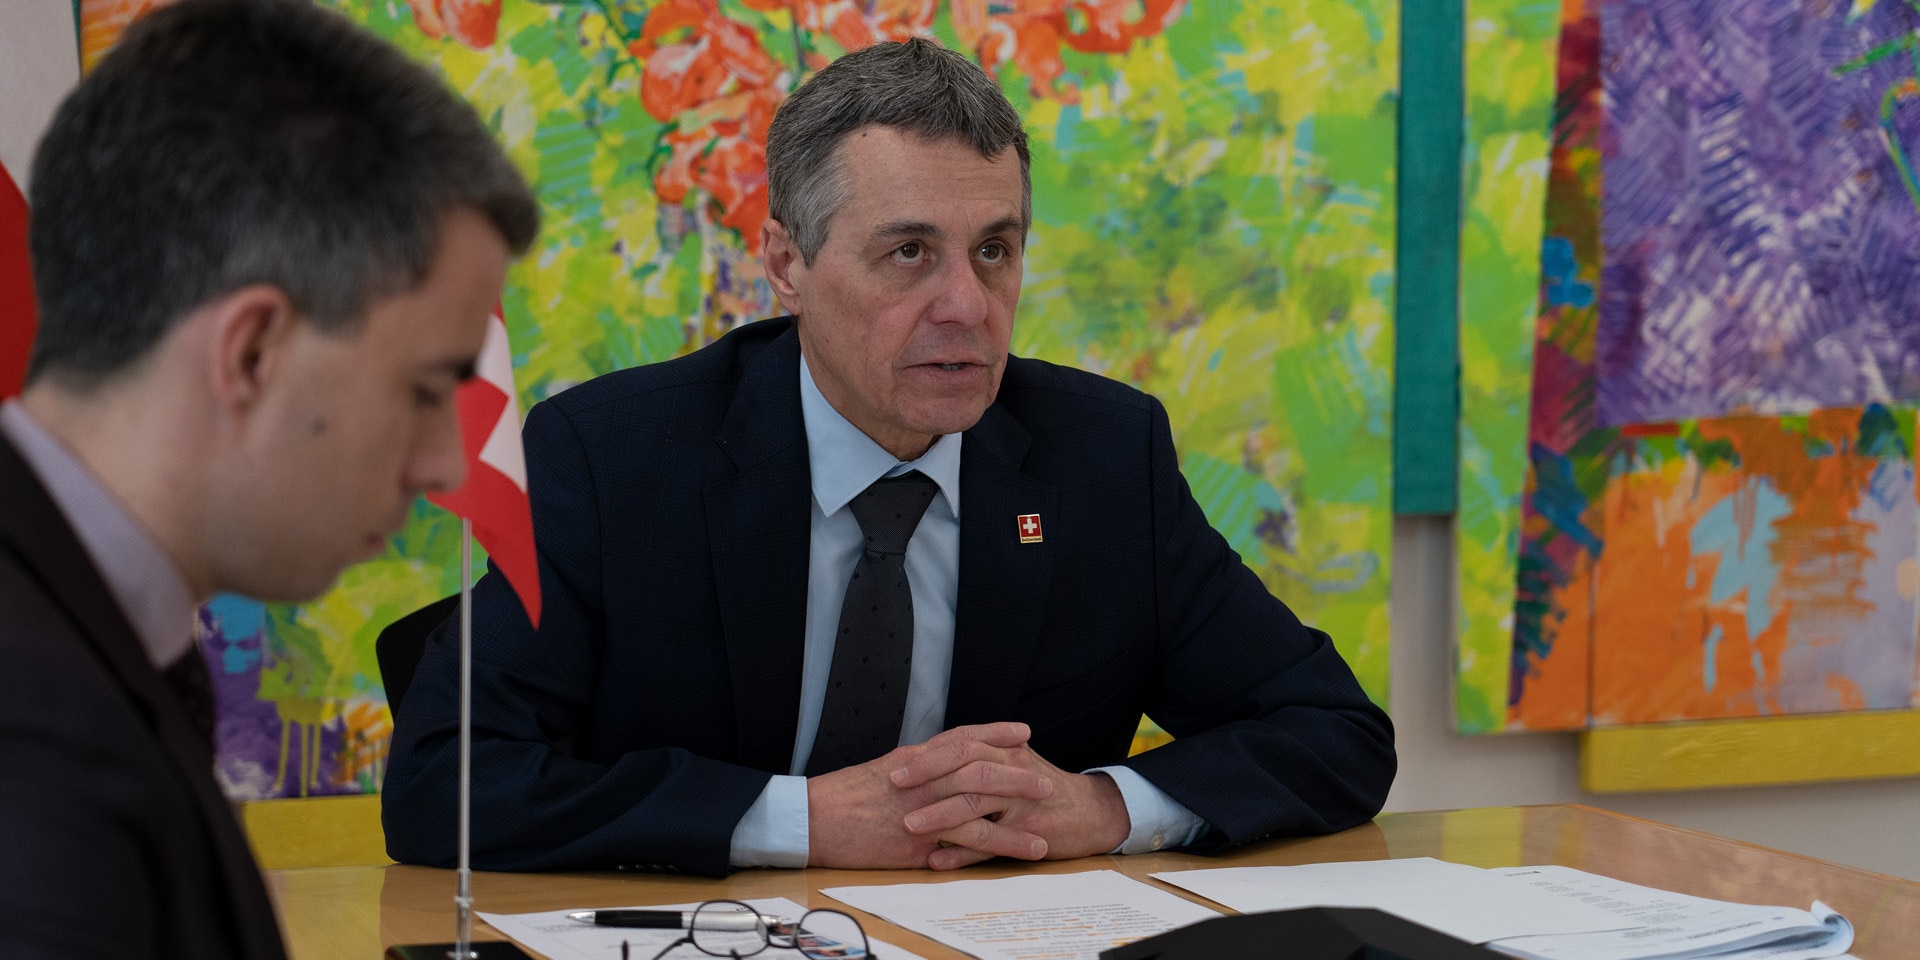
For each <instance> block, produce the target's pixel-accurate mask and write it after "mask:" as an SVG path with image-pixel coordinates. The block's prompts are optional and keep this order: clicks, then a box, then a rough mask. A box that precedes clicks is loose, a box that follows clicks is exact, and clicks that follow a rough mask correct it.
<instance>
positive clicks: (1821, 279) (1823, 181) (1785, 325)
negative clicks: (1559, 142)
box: [1596, 0, 1920, 426]
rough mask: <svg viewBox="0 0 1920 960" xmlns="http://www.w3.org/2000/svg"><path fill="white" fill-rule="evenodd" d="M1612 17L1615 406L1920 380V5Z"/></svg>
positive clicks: (1646, 9) (1724, 401)
mask: <svg viewBox="0 0 1920 960" xmlns="http://www.w3.org/2000/svg"><path fill="white" fill-rule="evenodd" d="M1600 19H1601V36H1602V37H1604V38H1605V39H1604V42H1603V46H1604V48H1605V70H1604V81H1603V86H1604V89H1605V94H1606V100H1607V130H1608V135H1607V137H1606V139H1605V141H1604V142H1603V145H1602V150H1603V153H1604V163H1605V166H1606V176H1605V180H1604V187H1603V189H1604V197H1603V199H1602V234H1603V237H1604V243H1605V247H1606V251H1607V254H1606V263H1605V266H1604V270H1605V274H1604V277H1603V280H1604V283H1603V284H1602V288H1601V297H1600V318H1599V319H1600V323H1599V331H1598V339H1597V343H1596V362H1597V364H1598V367H1599V398H1598V412H1597V416H1598V419H1599V422H1600V423H1602V424H1606V425H1609V426H1616V425H1620V424H1628V423H1662V422H1668V421H1674V420H1684V419H1689V418H1697V417H1714V416H1724V415H1727V414H1735V413H1806V412H1810V411H1813V410H1818V409H1822V408H1826V407H1840V406H1850V405H1861V404H1867V403H1874V402H1887V401H1890V400H1897V399H1904V400H1911V399H1916V398H1920V181H1916V180H1915V177H1914V171H1913V167H1912V163H1911V161H1910V156H1911V155H1912V153H1913V151H1914V150H1915V149H1916V148H1920V82H1917V81H1916V77H1917V76H1920V34H1917V33H1916V31H1920V4H1915V3H1913V2H1911V0H1879V2H1874V0H1851V2H1832V0H1825V2H1811V0H1607V2H1602V3H1601V4H1600Z"/></svg>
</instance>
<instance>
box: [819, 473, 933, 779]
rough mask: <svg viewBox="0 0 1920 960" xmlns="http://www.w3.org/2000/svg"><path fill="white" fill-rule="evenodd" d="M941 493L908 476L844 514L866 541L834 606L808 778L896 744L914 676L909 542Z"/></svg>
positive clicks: (866, 495) (879, 483)
mask: <svg viewBox="0 0 1920 960" xmlns="http://www.w3.org/2000/svg"><path fill="white" fill-rule="evenodd" d="M939 492H940V488H939V486H938V485H936V484H935V483H934V482H933V481H932V480H930V479H928V478H927V476H926V474H923V473H920V472H919V471H914V472H913V473H909V474H905V475H903V476H899V477H892V478H889V479H885V480H876V481H874V483H873V485H872V486H870V487H868V488H867V489H866V490H864V491H862V492H861V494H860V495H859V496H857V497H854V498H853V500H852V502H850V503H849V504H847V506H848V507H849V508H850V509H852V510H853V517H854V519H855V520H858V521H859V522H860V532H861V533H862V534H865V535H866V538H867V540H866V549H865V550H863V551H861V554H860V560H859V562H857V563H855V564H854V565H853V576H852V577H851V578H849V579H848V580H847V596H846V600H845V602H843V603H842V604H841V605H840V631H839V632H838V633H836V634H834V638H833V669H832V671H831V672H830V673H829V674H828V677H827V699H826V702H825V704H823V705H822V706H821V708H820V732H819V733H818V734H816V735H815V736H814V738H813V753H812V754H811V755H809V756H808V758H807V776H809V777H812V776H818V775H820V774H822V773H828V772H831V771H834V770H838V769H840V768H842V767H849V766H853V765H854V764H857V763H865V762H867V761H868V760H872V759H873V758H875V757H878V756H880V755H882V754H884V753H886V752H887V751H889V750H892V749H893V748H894V746H895V745H897V744H898V743H899V742H900V723H901V720H902V719H903V718H905V716H906V712H907V682H908V679H909V677H910V676H911V674H912V670H913V593H912V591H911V590H909V589H908V587H907V541H909V540H911V539H913V531H914V529H915V528H917V527H918V526H920V517H921V515H922V514H924V513H926V512H927V505H928V504H930V503H932V502H933V497H934V494H936V493H939Z"/></svg>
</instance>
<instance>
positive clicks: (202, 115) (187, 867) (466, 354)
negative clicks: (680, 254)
mask: <svg viewBox="0 0 1920 960" xmlns="http://www.w3.org/2000/svg"><path fill="white" fill-rule="evenodd" d="M31 199H32V206H33V221H32V255H33V265H34V284H35V288H36V291H37V294H38V298H39V306H40V317H41V320H40V329H39V332H38V338H37V339H36V341H35V343H34V348H33V355H32V361H31V366H30V368H29V372H28V379H27V386H26V389H25V391H24V392H23V393H22V395H21V396H20V397H19V399H18V400H15V401H9V402H7V403H6V404H5V405H4V406H0V955H4V956H6V957H9V958H42V957H111V958H130V957H181V958H189V957H190V958H196V960H199V958H225V957H250V958H276V957H280V956H282V955H283V951H282V946H281V941H280V936H279V932H278V930H277V927H276V925H275V922H274V917H273V912H272V910H271V908H270V906H269V904H268V901H267V897H266V893H265V890H264V888H263V887H262V884H261V881H260V877H259V873H258V871H257V870H256V869H255V866H254V863H253V859H252V857H251V856H250V854H249V853H248V850H247V845H246V841H245V839H244V838H243V837H242V835H241V832H240V830H239V827H238V825H237V823H236V822H235V820H234V817H233V814H232V811H231V809H230V808H229V807H228V805H227V803H226V800H225V799H224V798H223V797H222V795H221V793H220V788H219V787H218V785H217V784H216V783H215V782H214V778H213V773H212V760H213V755H212V750H211V747H212V742H211V732H212V726H211V721H212V707H213V705H212V703H211V699H210V697H209V695H208V693H209V690H210V687H209V685H208V683H207V676H206V668H205V666H204V664H202V663H201V662H200V659H199V654H198V652H197V651H196V650H195V649H194V646H193V634H192V629H193V617H194V608H195V607H196V605H198V604H199V603H200V602H202V601H204V600H206V599H207V598H209V597H211V596H212V595H213V594H215V593H216V592H222V591H232V592H236V593H242V594H247V595H250V596H254V597H258V598H261V599H264V600H275V601H292V600H302V599H307V598H311V597H313V596H315V595H317V594H319V593H321V592H323V591H324V590H326V589H327V587H328V586H329V585H330V584H331V583H332V582H333V580H334V578H335V577H336V576H337V575H338V574H339V572H340V570H341V569H342V568H343V567H345V566H347V565H348V564H351V563H354V562H356V561H358V560H363V559H367V558H369V557H372V556H373V555H375V554H377V553H379V552H380V551H381V550H382V549H383V546H384V544H385V539H386V537H387V536H388V535H390V534H392V533H393V532H395V531H396V530H397V529H398V528H399V526H400V524H401V522H402V521H403V520H404V519H405V517H406V514H407V510H408V507H409V505H410V504H411V502H412V500H413V498H414V496H415V495H416V494H417V493H419V492H421V491H424V490H432V489H442V488H448V487H453V486H457V485H458V484H459V483H460V482H461V480H462V476H463V473H464V461H463V459H462V454H461V449H460V435H459V430H458V425H457V422H456V419H455V412H454V402H453V392H454V388H455V387H456V385H457V384H458V383H459V382H460V381H461V380H462V379H463V378H465V377H467V376H469V375H471V371H472V369H473V366H474V362H475V358H476V356H477V354H478V353H479V351H480V347H481V343H482V340H483V337H484V333H485V329H486V322H487V317H488V314H489V313H490V311H491V310H492V307H493V304H494V303H495V301H496V300H497V298H498V297H499V294H500V287H501V283H502V280H503V278H504V275H505V271H506V268H507V263H508V261H509V259H510V257H511V256H513V255H515V254H517V253H518V252H522V251H524V250H525V249H526V248H527V246H528V245H529V244H530V243H531V242H532V240H533V238H534V235H535V233H536V232H537V230H538V221H539V214H538V208H537V207H536V206H535V204H534V201H533V198H532V197H531V195H530V193H529V192H528V190H527V188H526V185H525V184H524V182H523V181H522V180H521V178H520V176H519V174H518V173H517V172H516V171H515V170H514V168H513V166H512V165H511V164H510V163H509V162H508V161H507V160H506V158H505V156H504V155H503V154H502V153H501V151H500V149H499V148H498V147H497V146H496V145H495V144H494V143H493V141H492V138H491V136H490V135H489V133H488V131H487V130H486V128H485V127H484V126H483V125H482V124H481V123H480V121H479V119H478V118H477V117H475V116H474V114H473V112H472V110H471V109H470V108H468V107H467V106H466V105H465V104H464V103H462V102H461V101H460V100H459V99H458V98H456V97H455V96H453V95H452V94H451V93H450V92H448V91H447V90H446V89H445V88H444V87H443V86H442V85H441V84H440V83H439V82H438V81H437V80H436V79H435V78H434V77H433V76H432V75H431V74H429V73H427V72H426V71H425V70H423V69H421V68H420V67H418V66H416V65H414V64H412V63H411V62H409V61H407V60H406V59H405V58H404V57H403V56H402V55H401V54H399V53H398V52H397V51H395V50H393V49H391V48H389V47H387V46H386V45H384V44H383V43H381V42H380V41H378V40H377V39H375V38H374V37H372V36H371V35H369V34H366V33H364V32H362V31H360V30H358V29H356V28H354V27H352V26H351V25H349V24H348V23H347V22H346V21H345V20H343V19H342V18H340V17H338V16H336V15H334V14H332V13H329V12H326V11H323V10H321V9H319V8H317V7H314V6H312V5H310V4H308V3H306V2H301V0H187V2H184V3H181V4H179V5H176V6H172V7H168V8H165V9H162V10H159V11H157V12H155V13H153V14H151V15H149V16H148V17H146V18H145V19H144V20H142V21H141V22H139V23H137V24H136V25H135V26H134V27H133V28H132V29H130V30H129V31H128V33H127V35H126V37H125V38H124V39H123V40H122V42H121V44H120V46H119V47H118V49H116V50H115V51H114V52H113V53H112V54H111V55H109V56H108V57H107V58H106V59H105V60H104V61H102V62H101V64H100V66H99V68H98V69H97V70H95V71H94V73H93V74H92V75H91V76H89V77H88V78H87V80H86V81H85V82H84V83H82V84H81V85H80V87H79V89H78V90H76V91H75V92H74V93H73V94H72V95H71V96H70V97H69V98H68V100H67V101H66V103H65V104H64V105H63V106H62V107H61V108H60V111H59V113H58V114H57V115H56V117H55V119H54V121H53V124H52V126H51V127H50V129H49V131H48V133H47V136H46V139H45V140H44V141H43V142H42V144H41V146H40V150H39V153H38V154H37V156H36V159H35V163H34V176H33V184H32V198H31Z"/></svg>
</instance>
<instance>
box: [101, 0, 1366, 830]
mask: <svg viewBox="0 0 1920 960" xmlns="http://www.w3.org/2000/svg"><path fill="white" fill-rule="evenodd" d="M155 2H156V0H86V6H85V9H84V11H83V13H84V17H83V21H84V27H83V32H84V35H85V43H86V50H87V55H88V56H90V57H97V56H98V55H99V52H100V51H102V50H104V49H105V47H106V45H107V44H109V43H110V42H111V36H112V33H113V31H115V30H117V29H118V28H120V27H121V26H124V23H125V22H127V21H128V20H130V19H132V18H133V16H135V15H137V14H138V13H139V12H140V11H141V10H143V9H145V8H147V7H149V6H151V5H154V3H155ZM326 2H328V3H329V5H331V6H335V7H337V8H338V9H340V10H341V11H343V12H344V13H346V14H347V15H349V16H351V17H353V18H354V19H355V20H357V21H359V22H361V23H363V24H365V25H366V26H368V27H369V28H371V29H372V30H374V31H375V32H377V33H379V34H380V35H382V36H384V37H387V38H388V39H390V40H392V41H393V42H395V43H396V44H398V45H399V46H401V47H402V48H403V49H405V50H406V51H408V52H409V53H410V54H412V55H414V56H416V57H418V58H419V59H420V60H422V61H423V62H425V63H427V64H429V65H431V66H432V67H433V68H434V69H436V70H437V71H438V72H439V73H440V74H441V75H442V76H443V77H445V79H446V80H447V82H448V83H449V84H451V85H452V86H453V87H454V88H455V89H456V90H458V91H459V92H460V93H462V94H463V95H464V96H466V97H467V98H468V99H469V100H470V101H471V102H472V103H473V104H474V105H475V107H476V108H478V110H479V111H480V113H481V115H482V116H483V117H484V118H486V120H487V121H488V122H489V123H490V124H491V125H492V126H493V127H494V129H496V130H497V131H498V132H499V135H500V137H501V140H502V142H503V143H504V144H505V145H506V147H507V149H508V151H509V153H510V154H511V155H512V157H513V158H514V159H515V161H516V162H518V163H519V164H520V165H521V168H522V169H523V170H525V171H526V172H527V174H528V176H529V179H530V180H531V181H532V182H533V183H534V184H535V186H536V189H537V190H538V192H539V195H540V200H541V203H542V207H543V209H544V213H545V217H546V220H545V229H544V231H543V234H542V237H541V239H540V241H539V242H538V244H537V245H536V248H535V250H534V251H533V252H532V253H531V254H530V255H529V256H528V257H527V258H526V259H525V260H524V261H523V262H521V263H520V264H519V265H517V266H516V267H515V269H514V271H513V273H512V275H511V277H510V279H509V287H508V290H507V293H506V296H505V310H506V317H507V322H508V325H509V327H510V330H511V333H512V339H513V343H514V344H515V345H516V347H517V348H518V349H519V351H520V352H519V354H518V355H516V356H515V358H514V362H515V367H516V375H517V377H518V380H519V386H520V389H521V391H522V396H521V404H522V406H523V407H525V406H529V405H531V404H532V403H534V402H537V401H538V400H540V399H542V398H544V397H547V396H550V395H552V394H554V393H556V392H558V391H560V390H563V389H565V388H567V387H568V386H571V385H573V384H576V383H579V382H581V381H583V380H586V379H588V378H590V377H593V376H596V375H599V374H602V373H606V372H608V371H611V370H615V369H619V368H622V367H627V366H632V365H634V364H639V363H649V362H653V361H657V360H663V359H667V358H670V357H673V356H676V355H678V354H681V353H684V352H687V351H689V350H693V349H696V348H698V347H699V346H700V345H702V344H705V343H708V342H710V341H712V340H713V339H714V338H716V337H718V336H720V335H721V334H723V333H725V332H726V331H727V330H728V329H731V328H732V327H733V326H735V325H737V324H740V323H743V322H746V321H750V320H754V319H758V318H761V317H765V316H771V315H774V314H776V313H778V312H779V311H778V307H777V304H776V303H775V302H774V299H773V297H772V296H771V293H770V291H769V289H768V287H767V285H766V283H765V281H764V280H763V279H762V277H761V273H760V266H759V262H758V260H757V253H758V251H757V250H756V249H755V246H756V244H757V241H758V237H757V232H758V225H759V223H760V219H761V218H762V217H764V215H765V212H766V194H765V157H764V153H763V143H764V137H765V133H766V126H767V123H768V122H769V121H770V119H771V117H772V114H773V110H774V109H775V108H776V107H777V106H778V104H779V103H780V101H781V99H782V98H783V97H784V96H785V95H786V93H787V92H788V91H790V90H791V89H793V87H794V86H796V85H797V84H798V83H799V82H800V81H801V80H803V79H804V78H805V77H806V76H808V75H809V74H810V73H811V72H813V71H815V70H817V69H819V68H820V67H821V66H823V65H824V64H826V63H829V62H831V60H832V59H833V58H834V57H836V56H838V55H840V54H841V53H843V52H846V51H848V50H852V49H857V48H859V47H862V46H865V45H867V44H869V43H872V42H874V41H876V40H881V39H899V38H905V37H908V36H914V35H928V36H934V37H936V38H938V39H940V40H941V41H942V42H944V43H945V44H947V45H948V46H950V47H954V48H957V49H962V50H965V51H968V52H969V53H970V54H972V55H973V56H975V57H976V58H977V59H978V60H979V61H980V62H981V63H982V64H983V65H985V66H986V67H987V68H988V69H989V70H990V71H992V72H993V73H994V74H995V75H996V76H997V77H998V78H999V79H1000V81H1001V83H1002V86H1003V88H1004V89H1005V90H1006V91H1007V94H1008V96H1009V97H1010V98H1012V100H1013V102H1014V104H1015V106H1016V107H1017V108H1018V109H1019V110H1020V111H1021V113H1022V115H1023V116H1024V117H1025V118H1026V123H1027V129H1028V131H1029V134H1030V136H1031V137H1032V139H1033V185H1034V216H1035V220H1036V222H1035V225H1034V229H1033V235H1032V239H1031V247H1030V250H1029V254H1028V261H1027V275H1026V285H1025V290H1024V296H1023V300H1022V304H1021V313H1020V317H1019V320H1018V323H1017V325H1016V327H1015V333H1014V350H1015V351H1016V352H1018V353H1021V354H1024V355H1028V356H1037V357H1042V358H1045V359H1049V360H1055V361H1059V362H1064V363H1071V364H1074V365H1077V366H1081V367H1084V368H1086V369H1090V370H1094V371H1097V372H1100V373H1103V374H1106V375H1108V376H1112V377H1115V378H1118V379H1121V380H1124V381H1127V382H1130V383H1133V384H1136V385H1138V386H1140V387H1142V388H1143V389H1146V390H1149V391H1151V392H1153V393H1155V394H1157V395H1158V396H1159V397H1160V398H1161V399H1162V400H1163V401H1165V403H1166V405H1167V408H1168V412H1169V414H1170V416H1171V418H1172V421H1173V425H1174V431H1175V435H1176V439H1177V441H1178V444H1179V447H1180V450H1181V454H1182V467H1183V469H1184V470H1185V472H1186V476H1187V478H1188V481H1189V483H1190V484H1191V485H1192V487H1193V490H1194V493H1195V495H1196V497H1197V498H1198V499H1199V500H1200V502H1201V505H1202V506H1203V507H1204V508H1205V509H1206V511H1207V513H1208V516H1209V517H1210V518H1211V519H1212V520H1213V522H1214V523H1215V525H1216V526H1217V527H1219V529H1220V530H1221V531H1222V532H1223V533H1224V534H1225V535H1226V537H1227V539H1228V540H1229V542H1230V543H1231V544H1232V545H1233V547H1234V548H1235V549H1236V550H1238V551H1239V552H1240V553H1241V554H1242V556H1243V557H1245V558H1246V560H1247V562H1248V563H1249V564H1250V565H1251V566H1252V567H1253V568H1254V569H1255V570H1256V571H1258V572H1259V574H1260V576H1261V578H1262V579H1263V580H1264V581H1265V583H1266V584H1267V586H1268V587H1269V588H1270V589H1271V590H1272V591H1273V592H1274V593H1275V594H1276V595H1278V596H1280V597H1281V598H1282V599H1284V600H1286V601H1287V602H1288V603H1289V604H1290V605H1292V606H1293V608H1294V609H1295V610H1296V611H1298V612H1299V613H1300V614H1301V615H1302V617H1303V618H1304V619H1306V620H1307V621H1308V622H1310V623H1313V624H1314V625H1316V626H1319V627H1321V628H1323V629H1325V630H1327V631H1328V632H1329V633H1331V634H1332V635H1333V637H1334V639H1335V642H1336V643H1337V644H1338V645H1339V647H1340V649H1341V651H1342V652H1343V653H1344V654H1345V655H1346V656H1347V658H1348V660H1349V661H1350V662H1351V663H1352V664H1353V665H1354V667H1355V670H1356V672H1357V673H1358V674H1359V675H1360V678H1361V680H1362V682H1363V684H1364V685H1365V686H1366V688H1367V689H1368V691H1369V692H1370V693H1371V694H1372V695H1373V696H1374V697H1375V698H1376V699H1379V700H1381V701H1382V702H1384V701H1385V697H1386V690H1387V593H1388V590H1387V583H1388V572H1389V566H1390V548H1391V525H1392V516H1391V498H1390V488H1389V484H1390V479H1391V443H1390V434H1389V429H1390V423H1389V420H1390V412H1391V409H1392V407H1391V401H1392V397H1391V393H1392V386H1391V385H1392V375H1391V371H1392V343H1393V331H1392V326H1391V320H1390V318H1391V315H1392V297H1393V270H1392V267H1393V262H1394V256H1393V240H1392V238H1393V236H1394V209H1393V203H1392V198H1393V195H1394V173H1395V155H1394V146H1395V126H1394V124H1395V109H1396V99H1397V98H1396V95H1395V88H1394V84H1395V78H1396V77H1397V73H1398V57H1399V54H1398V51H1399V46H1398V41H1399V24H1398V10H1399V5H1398V3H1397V2H1395V0H1208V2H1205V3H1183V2H1179V0H1085V2H1081V0H1074V2H1069V0H1014V2H1004V3H1003V2H991V3H990V2H987V0H950V2H949V0H938V2H936V0H866V2H854V0H659V2H644V0H551V2H539V0H409V2H405V3H403V2H400V0H326ZM458 530H459V526H458V524H457V522H456V521H454V520H453V519H452V518H450V517H449V516H448V515H446V514H444V513H442V512H440V511H438V510H437V509H435V508H433V507H430V506H428V505H426V504H425V503H424V502H422V503H420V504H418V505H417V506H416V507H415V510H414V514H413V517H412V521H411V523H410V524H409V525H408V527H407V529H406V530H405V532H404V533H402V535H401V536H400V537H398V538H396V539H395V541H394V542H393V544H392V547H391V549H389V550H388V552H387V554H386V555H385V556H384V557H382V558H380V559H378V560H375V561H372V562H370V563H368V564H363V565H361V566H359V567H355V568H353V569H352V570H349V571H348V572H347V574H346V575H345V577H344V578H343V579H342V581H341V583H340V584H339V586H338V587H337V588H336V589H335V590H334V591H333V592H332V593H330V594H328V595H327V596H326V597H324V598H322V599H321V600H319V601H316V602H314V603H311V604H306V605H302V606H297V607H262V606H260V605H258V604H255V603H252V602H249V601H245V600H241V599H237V598H222V599H221V600H219V601H217V602H215V603H213V604H211V605H210V606H208V607H207V608H206V609H205V610H204V611H203V612H202V615H201V648H202V650H203V652H205V653H206V655H207V656H208V659H209V663H210V664H213V665H215V666H216V670H215V673H216V680H217V684H218V687H219V691H218V692H219V694H220V704H221V721H220V738H221V741H220V746H221V750H220V772H221V775H222V777H223V779H224V781H225V784H226V786H227V788H228V790H229V792H230V793H231V794H232V795H233V796H234V797H236V798H245V799H254V798H266V797H280V796H304V795H316V794H333V793H360V792H368V791H372V790H376V789H378V786H379V782H380V775H381V768H382V765H383V763H384V761H385V751H386V737H387V735H388V733H389V731H390V729H391V717H390V715H389V713H388V711H387V709H386V698H385V694H384V692H383V690H382V689H381V685H380V679H379V673H378V669H377V666H376V663H375V658H374V655H373V641H374V638H375V637H376V636H377V635H378V632H379V630H380V629H381V628H382V627H383V626H385V625H386V624H387V623H390V622H392V621H393V620H394V619H397V618H398V617H399V616H401V615H403V614H405V613H407V612H409V611H411V610H412V609H414V608H416V607H419V606H421V605H423V604H426V603H428V602H430V601H432V600H434V599H436V598H438V597H441V596H444V595H446V594H449V593H452V592H454V591H455V590H457V589H458V585H459V570H458V562H457V559H456V557H457V552H458ZM1152 737H1153V731H1152V730H1151V729H1150V728H1149V729H1147V730H1144V731H1143V739H1142V740H1141V741H1140V742H1141V743H1142V744H1146V743H1151V742H1153V741H1152Z"/></svg>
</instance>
